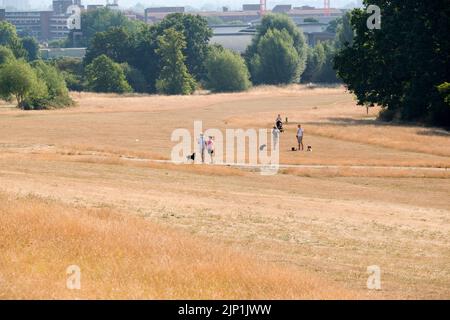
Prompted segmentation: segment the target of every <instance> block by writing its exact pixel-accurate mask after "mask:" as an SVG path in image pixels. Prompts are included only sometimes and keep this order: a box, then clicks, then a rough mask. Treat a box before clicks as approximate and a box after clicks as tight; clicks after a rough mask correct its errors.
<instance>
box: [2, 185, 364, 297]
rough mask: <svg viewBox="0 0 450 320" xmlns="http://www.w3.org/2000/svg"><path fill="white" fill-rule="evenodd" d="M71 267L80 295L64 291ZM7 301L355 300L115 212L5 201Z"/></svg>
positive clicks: (302, 276) (294, 272)
mask: <svg viewBox="0 0 450 320" xmlns="http://www.w3.org/2000/svg"><path fill="white" fill-rule="evenodd" d="M70 265H77V266H79V267H80V268H81V290H69V289H67V287H66V281H67V278H68V275H67V274H66V270H67V268H68V266H70ZM0 298H1V299H80V298H81V299H269V298H270V299H281V298H285V299H297V298H307V299H330V298H340V299H345V298H355V296H354V295H353V294H351V293H349V292H348V291H346V290H342V289H336V288H333V287H331V286H330V285H329V284H327V283H326V282H324V281H321V280H320V279H317V278H316V277H315V276H314V275H311V274H307V273H302V272H300V271H299V270H298V269H290V268H288V267H280V266H277V265H274V264H269V263H266V262H264V261H262V260H259V259H257V258H254V257H251V256H249V255H246V254H243V253H242V252H237V251H234V250H233V249H232V248H229V247H225V246H223V245H219V244H211V243H209V242H207V241H205V239H202V238H196V237H194V236H191V235H189V234H187V233H183V232H180V231H174V230H172V229H170V228H167V227H162V226H160V225H156V224H154V223H150V222H148V221H146V220H144V219H143V218H139V217H135V216H130V215H125V214H121V213H117V212H114V211H112V210H111V209H84V208H74V207H68V206H65V205H62V204H59V203H56V202H52V201H48V200H43V199H39V198H36V197H33V196H29V197H26V198H15V197H11V196H8V195H5V194H0Z"/></svg>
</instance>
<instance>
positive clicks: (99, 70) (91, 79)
mask: <svg viewBox="0 0 450 320" xmlns="http://www.w3.org/2000/svg"><path fill="white" fill-rule="evenodd" d="M86 82H87V88H88V89H89V90H92V91H94V92H104V93H111V92H114V93H126V92H131V91H132V88H131V87H130V85H129V83H128V82H127V79H126V77H125V73H124V71H123V68H122V67H121V66H120V64H118V63H115V62H114V61H113V60H111V59H110V58H108V57H107V56H106V55H104V54H103V55H101V56H99V57H97V58H95V59H94V60H93V61H92V63H91V64H89V65H88V66H87V67H86Z"/></svg>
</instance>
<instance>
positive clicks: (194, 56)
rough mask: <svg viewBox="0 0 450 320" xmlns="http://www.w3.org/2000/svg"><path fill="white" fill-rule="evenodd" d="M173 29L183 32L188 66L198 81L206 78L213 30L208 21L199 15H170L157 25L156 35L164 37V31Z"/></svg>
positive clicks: (184, 52) (184, 51) (184, 50)
mask: <svg viewBox="0 0 450 320" xmlns="http://www.w3.org/2000/svg"><path fill="white" fill-rule="evenodd" d="M170 28H173V29H175V30H176V31H177V32H181V33H182V34H183V36H184V39H185V41H186V46H185V48H184V49H183V54H184V55H185V57H186V66H187V68H188V70H189V73H191V74H192V75H193V76H194V77H195V78H196V79H197V80H203V79H205V76H206V70H205V66H204V61H205V59H206V57H207V55H208V44H209V40H210V38H211V37H212V30H211V29H210V28H209V27H208V22H207V20H206V19H204V18H202V17H201V16H199V15H191V14H181V13H174V14H170V15H168V16H167V17H166V18H165V19H164V20H163V21H161V22H160V23H159V24H157V25H156V33H157V34H158V35H162V34H163V33H164V30H166V29H170Z"/></svg>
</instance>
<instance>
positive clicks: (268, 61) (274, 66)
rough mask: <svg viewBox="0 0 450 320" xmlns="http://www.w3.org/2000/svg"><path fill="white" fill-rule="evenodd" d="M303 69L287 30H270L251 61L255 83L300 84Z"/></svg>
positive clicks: (261, 40) (262, 39)
mask: <svg viewBox="0 0 450 320" xmlns="http://www.w3.org/2000/svg"><path fill="white" fill-rule="evenodd" d="M302 69H303V67H302V61H301V59H300V56H299V55H298V52H297V50H296V49H295V47H294V41H293V39H292V37H291V36H290V35H289V33H288V32H287V31H286V30H282V31H280V30H277V29H273V30H272V29H269V30H268V31H267V32H266V34H265V35H264V36H263V37H262V38H261V39H260V41H259V44H258V48H257V51H256V54H255V55H254V56H253V58H252V60H251V61H250V70H251V72H252V80H253V82H254V83H264V84H289V83H292V82H298V81H299V80H300V74H301V72H302V71H303V70H302Z"/></svg>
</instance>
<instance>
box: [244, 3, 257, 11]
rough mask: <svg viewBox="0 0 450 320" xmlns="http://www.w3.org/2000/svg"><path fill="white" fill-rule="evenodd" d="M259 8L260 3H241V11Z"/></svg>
mask: <svg viewBox="0 0 450 320" xmlns="http://www.w3.org/2000/svg"><path fill="white" fill-rule="evenodd" d="M260 9H261V5H260V4H243V5H242V11H259V10H260Z"/></svg>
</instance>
